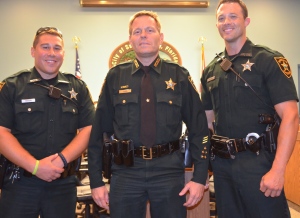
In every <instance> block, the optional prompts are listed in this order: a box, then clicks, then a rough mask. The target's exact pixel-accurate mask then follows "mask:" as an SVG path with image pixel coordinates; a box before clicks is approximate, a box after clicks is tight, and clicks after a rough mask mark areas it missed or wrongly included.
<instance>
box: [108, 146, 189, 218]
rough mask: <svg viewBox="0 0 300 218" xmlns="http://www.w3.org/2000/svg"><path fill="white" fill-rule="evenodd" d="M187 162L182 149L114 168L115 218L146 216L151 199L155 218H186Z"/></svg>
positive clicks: (112, 213) (112, 197)
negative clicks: (184, 192)
mask: <svg viewBox="0 0 300 218" xmlns="http://www.w3.org/2000/svg"><path fill="white" fill-rule="evenodd" d="M183 187H184V161H183V156H182V153H180V151H176V152H174V153H172V154H168V155H165V156H163V157H159V158H155V159H152V160H143V159H142V158H135V160H134V166H133V167H126V166H124V165H115V164H113V167H112V178H111V184H110V202H109V205H110V217H111V218H129V217H130V218H144V217H145V214H146V203H147V201H150V212H151V218H170V217H172V218H186V208H185V207H184V206H183V204H184V202H185V196H182V197H180V196H179V192H180V191H181V190H182V189H183Z"/></svg>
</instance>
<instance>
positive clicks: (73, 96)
mask: <svg viewBox="0 0 300 218" xmlns="http://www.w3.org/2000/svg"><path fill="white" fill-rule="evenodd" d="M68 92H69V93H70V95H71V96H70V98H71V99H72V98H74V99H76V100H77V98H76V96H77V95H78V93H76V92H75V91H74V89H73V88H72V90H71V91H68Z"/></svg>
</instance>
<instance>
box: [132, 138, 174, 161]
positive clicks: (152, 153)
mask: <svg viewBox="0 0 300 218" xmlns="http://www.w3.org/2000/svg"><path fill="white" fill-rule="evenodd" d="M179 148H180V146H179V140H176V141H173V142H169V143H166V144H162V145H155V146H153V147H151V148H146V147H145V146H141V147H139V148H135V149H134V156H135V157H141V158H143V159H152V158H157V157H161V156H164V155H167V154H170V153H172V152H174V151H177V150H179Z"/></svg>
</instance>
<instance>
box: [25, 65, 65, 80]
mask: <svg viewBox="0 0 300 218" xmlns="http://www.w3.org/2000/svg"><path fill="white" fill-rule="evenodd" d="M30 71H31V75H30V77H29V81H28V83H36V82H39V81H42V80H43V78H42V77H41V75H40V74H39V72H38V71H37V69H36V68H35V67H33V68H32V69H30ZM58 83H69V81H68V80H67V78H66V77H65V76H64V75H63V74H62V73H61V72H58V75H57V84H58Z"/></svg>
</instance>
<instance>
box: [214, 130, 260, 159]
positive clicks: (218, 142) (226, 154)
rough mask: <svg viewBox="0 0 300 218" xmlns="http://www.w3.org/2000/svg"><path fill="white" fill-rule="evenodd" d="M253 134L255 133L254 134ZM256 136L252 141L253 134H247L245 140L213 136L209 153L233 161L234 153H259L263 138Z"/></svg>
mask: <svg viewBox="0 0 300 218" xmlns="http://www.w3.org/2000/svg"><path fill="white" fill-rule="evenodd" d="M254 134H255V133H254ZM256 135H257V136H256V137H255V138H254V139H253V134H248V135H247V137H246V138H237V139H230V138H227V137H224V136H219V135H213V136H212V137H211V151H212V153H213V155H217V156H219V157H221V158H231V159H234V158H235V155H236V153H238V152H242V151H246V150H250V151H252V152H255V153H257V154H258V153H259V150H260V149H261V147H262V145H263V144H264V143H263V137H262V136H259V135H258V134H256Z"/></svg>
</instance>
